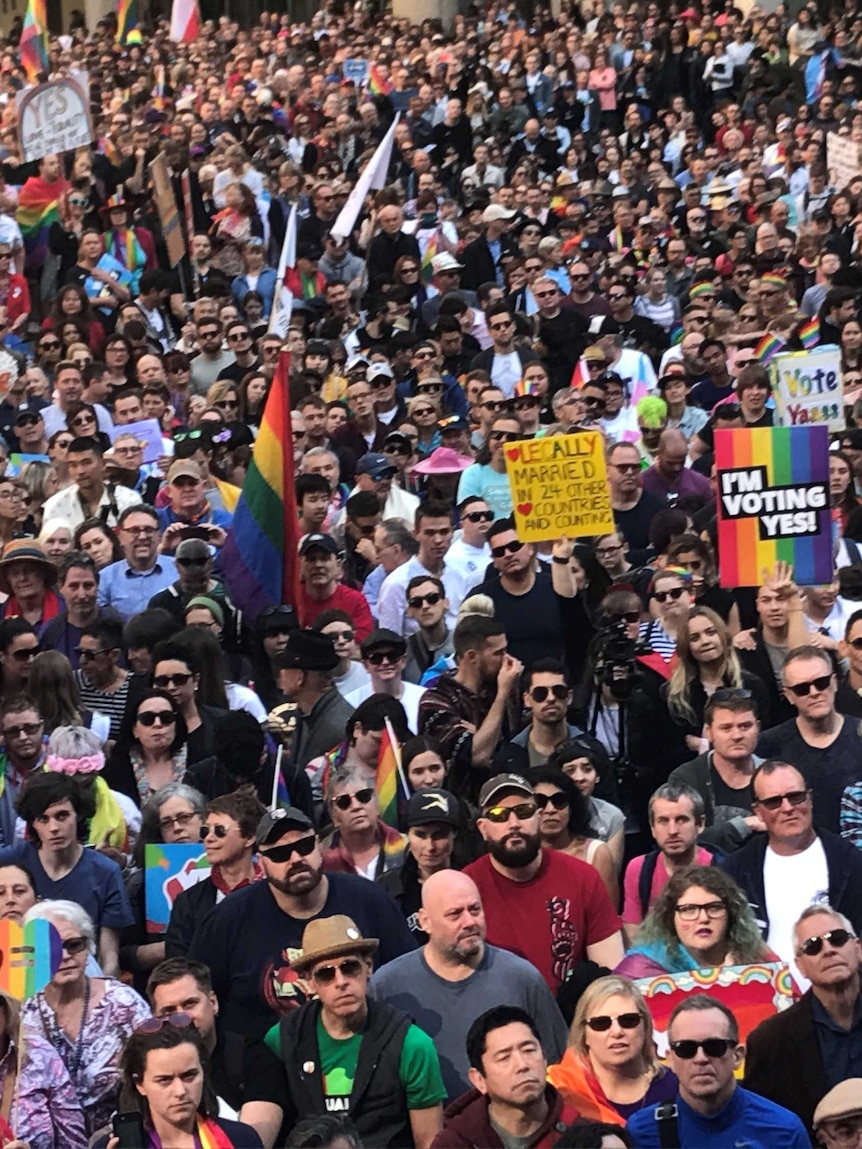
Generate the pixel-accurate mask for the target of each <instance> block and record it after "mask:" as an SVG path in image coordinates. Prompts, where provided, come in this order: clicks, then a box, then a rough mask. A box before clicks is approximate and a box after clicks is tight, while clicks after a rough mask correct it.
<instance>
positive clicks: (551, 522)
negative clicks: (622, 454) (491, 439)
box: [505, 431, 614, 543]
mask: <svg viewBox="0 0 862 1149" xmlns="http://www.w3.org/2000/svg"><path fill="white" fill-rule="evenodd" d="M505 459H506V474H507V475H508V478H509V486H510V488H511V491H512V508H513V511H514V515H515V529H516V530H517V532H518V538H519V539H521V541H522V542H525V543H538V542H544V541H545V540H547V539H559V538H560V537H561V536H563V535H568V536H569V537H570V538H578V537H579V536H580V535H602V534H609V533H610V532H611V531H612V530H613V529H614V514H613V511H612V510H611V496H610V490H609V489H608V482H607V472H606V469H605V452H604V442H603V439H602V436H601V434H600V433H599V432H598V431H579V432H577V433H576V434H574V435H550V436H547V437H546V438H542V439H523V440H520V441H519V442H516V443H507V444H506V447H505Z"/></svg>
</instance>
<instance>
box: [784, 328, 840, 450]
mask: <svg viewBox="0 0 862 1149" xmlns="http://www.w3.org/2000/svg"><path fill="white" fill-rule="evenodd" d="M772 378H773V382H774V387H775V411H776V416H777V418H776V422H777V423H778V424H779V425H780V426H782V427H807V426H810V425H811V424H812V423H814V424H818V423H823V424H824V425H825V426H827V427H828V428H829V430H830V431H843V430H844V425H845V419H844V384H843V382H842V380H841V349H840V348H839V347H835V346H834V345H833V344H831V343H827V344H824V345H823V346H822V347H818V348H817V349H816V350H815V351H794V352H791V353H789V354H782V355H776V356H775V358H774V359H773V361H772Z"/></svg>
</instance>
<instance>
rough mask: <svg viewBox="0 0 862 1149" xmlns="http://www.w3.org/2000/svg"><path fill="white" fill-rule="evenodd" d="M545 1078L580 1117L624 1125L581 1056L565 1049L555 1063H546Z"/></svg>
mask: <svg viewBox="0 0 862 1149" xmlns="http://www.w3.org/2000/svg"><path fill="white" fill-rule="evenodd" d="M548 1081H550V1083H551V1085H553V1086H554V1088H555V1089H556V1090H557V1092H558V1093H561V1094H562V1096H563V1100H564V1101H567V1102H568V1103H569V1105H572V1106H574V1108H575V1109H577V1111H578V1115H579V1116H580V1117H584V1118H586V1119H587V1120H588V1121H602V1122H604V1123H605V1124H608V1125H624V1124H625V1119H624V1118H622V1117H620V1115H619V1113H617V1111H616V1109H614V1107H613V1106H612V1105H611V1104H610V1102H609V1101H608V1099H607V1098H606V1097H605V1095H604V1092H603V1091H602V1087H601V1085H600V1084H599V1079H598V1078H597V1077H596V1075H595V1073H594V1072H593V1067H592V1066H591V1065H590V1063H589V1061H588V1060H587V1059H586V1058H585V1057H580V1056H579V1055H578V1054H577V1053H575V1052H574V1050H572V1049H567V1050H566V1052H565V1053H564V1054H563V1059H562V1061H560V1062H559V1063H558V1064H557V1065H549V1066H548Z"/></svg>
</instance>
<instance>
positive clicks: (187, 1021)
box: [135, 1013, 195, 1033]
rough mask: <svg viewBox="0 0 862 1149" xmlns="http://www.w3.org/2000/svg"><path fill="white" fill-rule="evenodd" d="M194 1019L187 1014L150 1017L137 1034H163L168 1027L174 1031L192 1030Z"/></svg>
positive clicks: (138, 1029) (141, 1025)
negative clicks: (171, 1027)
mask: <svg viewBox="0 0 862 1149" xmlns="http://www.w3.org/2000/svg"><path fill="white" fill-rule="evenodd" d="M194 1023H195V1022H194V1018H193V1017H191V1016H190V1015H189V1014H187V1013H169V1014H168V1015H167V1017H148V1018H147V1020H146V1021H142V1022H141V1024H140V1025H139V1026H138V1028H137V1029H136V1030H135V1033H161V1031H162V1030H163V1029H164V1028H165V1026H166V1025H170V1026H173V1028H174V1029H191V1027H192V1026H193V1025H194Z"/></svg>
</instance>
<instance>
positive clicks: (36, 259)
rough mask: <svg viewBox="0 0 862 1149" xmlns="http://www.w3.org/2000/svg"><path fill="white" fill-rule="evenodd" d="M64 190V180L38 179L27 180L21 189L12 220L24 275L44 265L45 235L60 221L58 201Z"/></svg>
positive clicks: (35, 177) (46, 236) (46, 245)
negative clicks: (21, 241) (17, 233)
mask: <svg viewBox="0 0 862 1149" xmlns="http://www.w3.org/2000/svg"><path fill="white" fill-rule="evenodd" d="M66 188H67V184H66V181H65V180H64V179H58V180H54V182H53V183H49V182H48V180H44V179H42V177H41V176H30V178H29V179H28V180H27V181H26V182H25V184H24V186H23V187H22V188H21V191H20V194H19V195H18V210H17V213H16V219H17V220H18V226H19V227H20V228H21V235H22V236H23V238H24V250H25V252H26V259H25V265H24V266H25V268H26V269H27V271H38V270H39V269H40V268H41V267H42V265H43V264H44V262H45V257H46V256H47V254H48V231H49V229H50V227H51V224H52V223H54V221H55V220H59V219H60V197H61V196H62V195H63V194H64V192H65V191H66Z"/></svg>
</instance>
